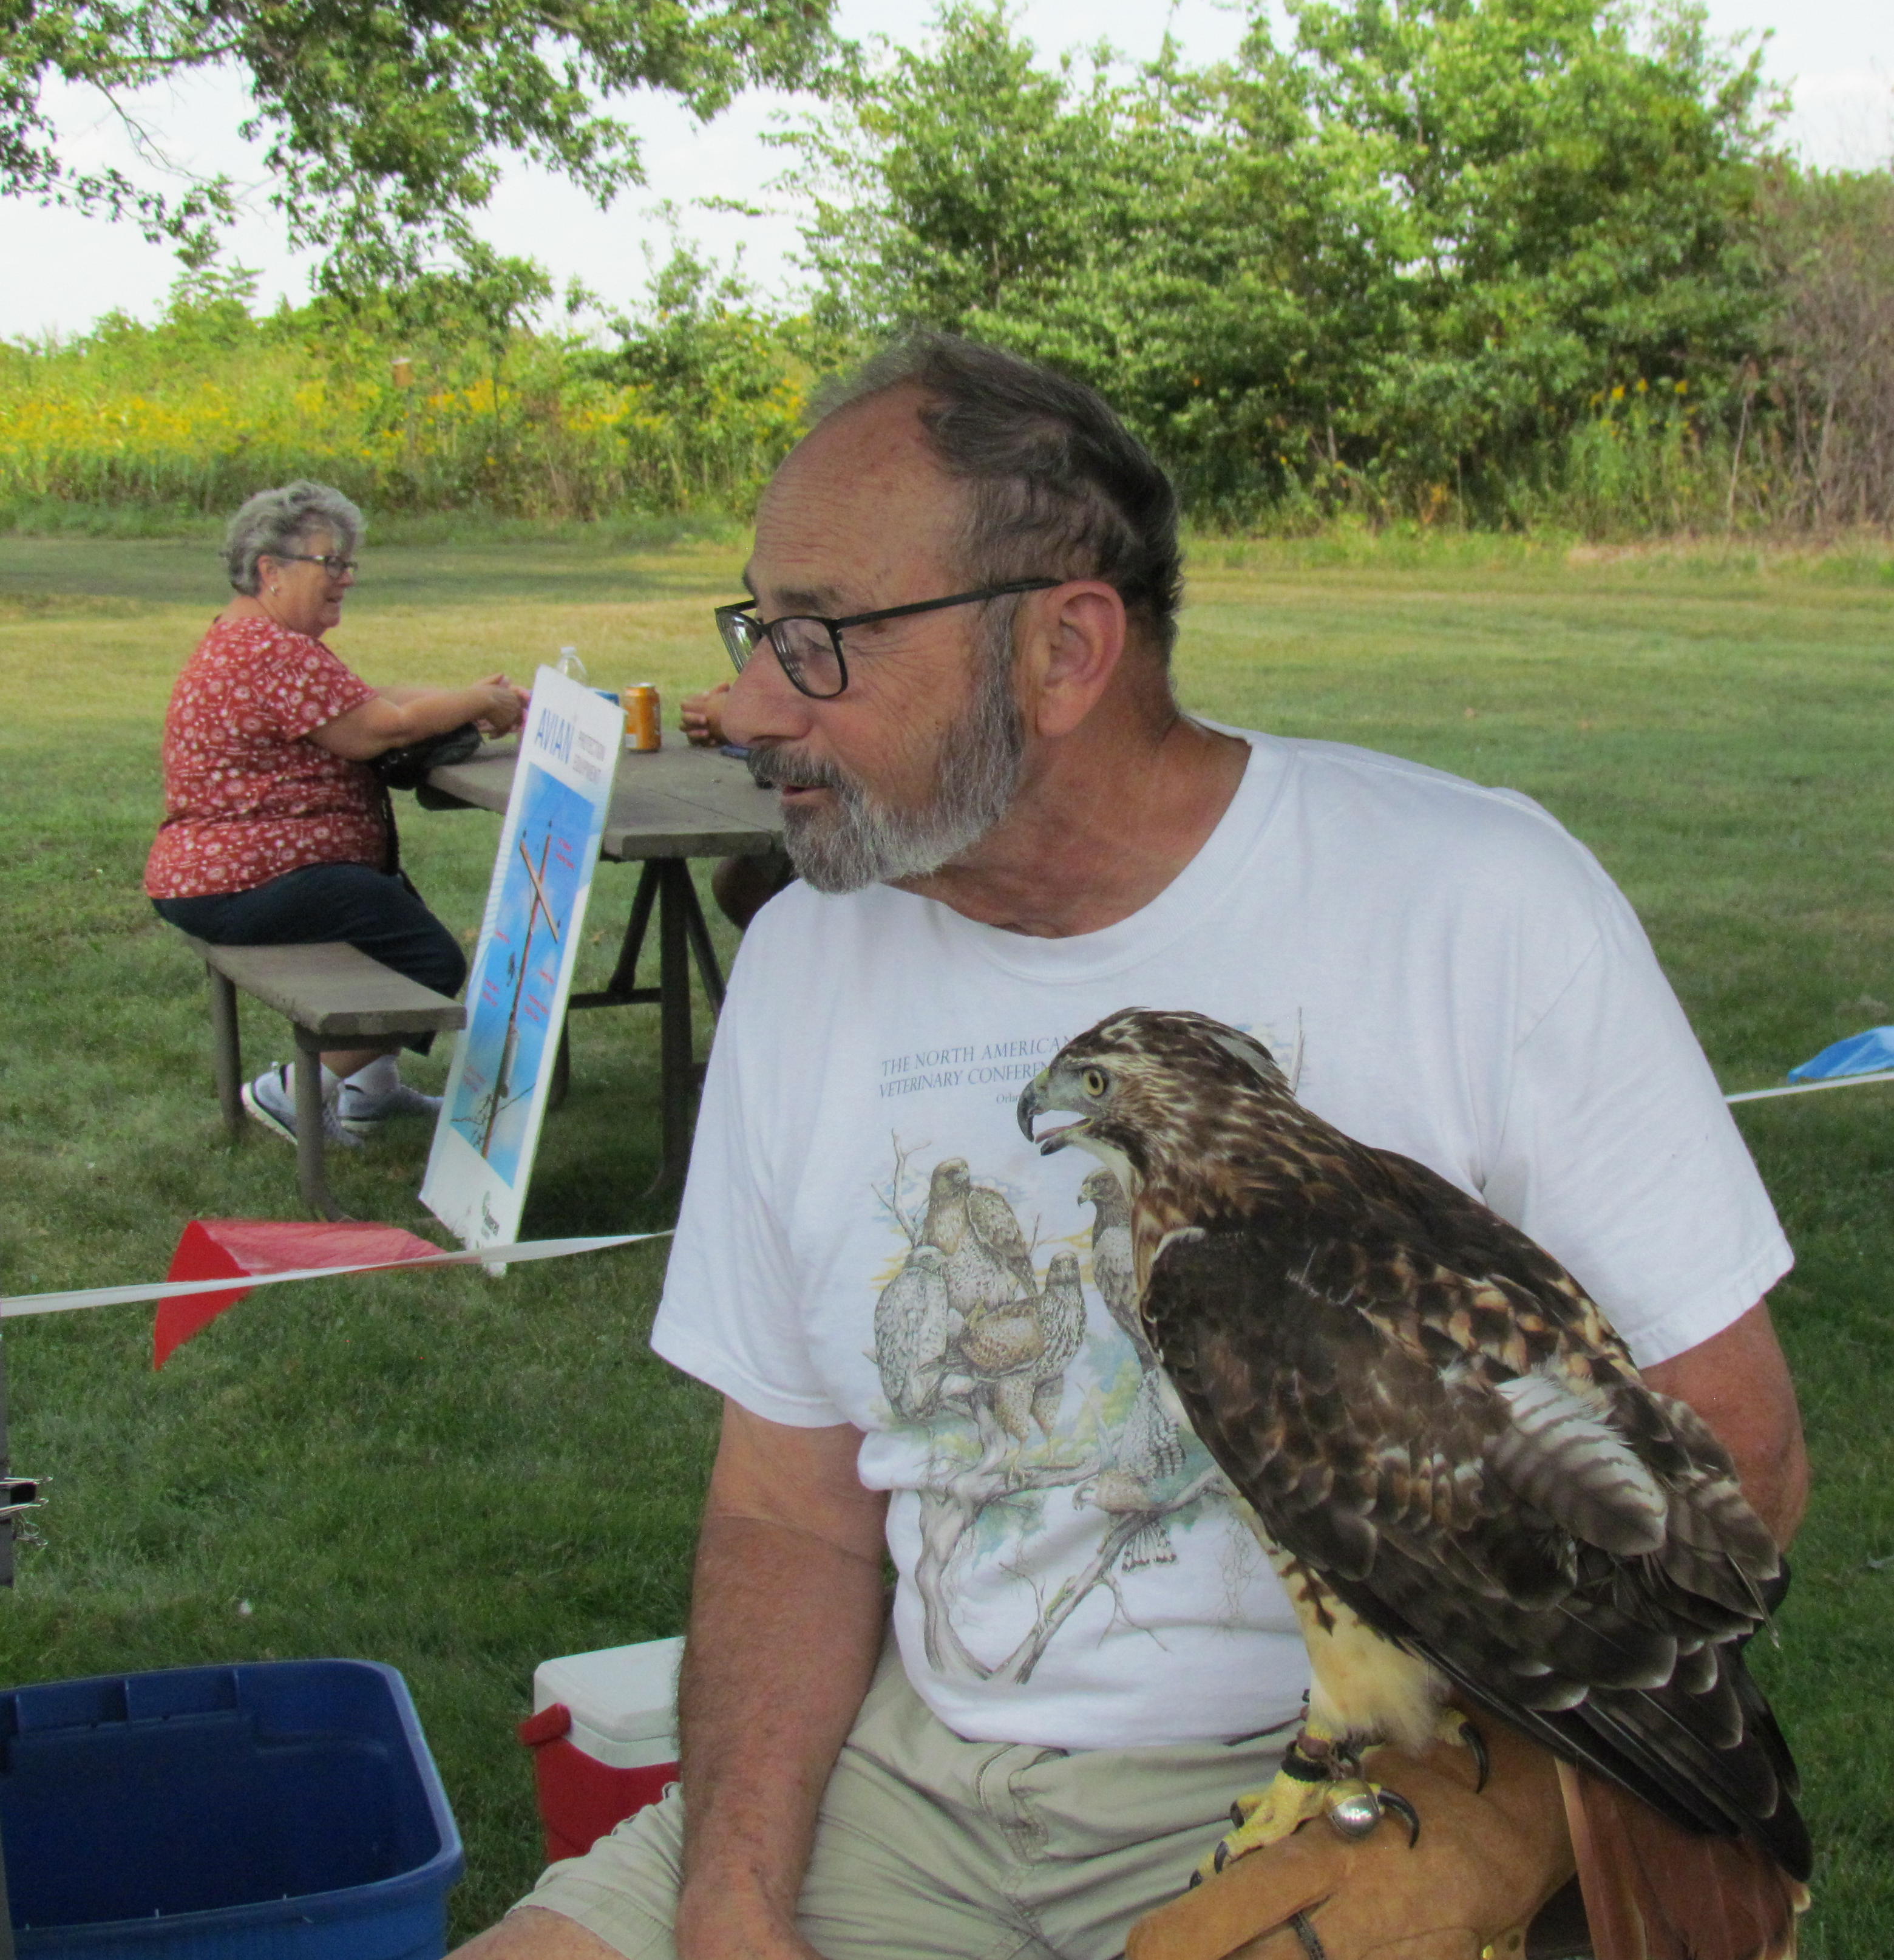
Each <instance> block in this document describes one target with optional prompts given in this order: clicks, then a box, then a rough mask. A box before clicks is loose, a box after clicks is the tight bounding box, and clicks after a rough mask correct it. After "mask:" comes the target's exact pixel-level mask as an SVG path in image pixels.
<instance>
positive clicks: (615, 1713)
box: [520, 1638, 684, 1860]
mask: <svg viewBox="0 0 1894 1960" xmlns="http://www.w3.org/2000/svg"><path fill="white" fill-rule="evenodd" d="M683 1652H684V1642H683V1640H682V1639H681V1638H679V1639H677V1640H643V1641H640V1642H639V1643H637V1645H636V1646H634V1647H599V1648H598V1649H596V1650H595V1651H594V1652H593V1653H577V1654H563V1655H561V1656H560V1657H559V1658H558V1659H557V1660H548V1661H542V1662H541V1663H539V1666H537V1667H536V1668H535V1669H533V1673H532V1710H533V1712H532V1714H531V1715H530V1716H529V1717H527V1719H526V1720H525V1721H523V1722H522V1723H520V1741H521V1742H523V1743H525V1744H526V1746H527V1748H529V1749H531V1750H532V1773H533V1779H534V1781H535V1783H536V1784H537V1785H538V1787H539V1820H540V1822H541V1823H542V1824H543V1825H545V1834H546V1857H547V1858H548V1860H553V1859H558V1858H576V1857H578V1856H579V1854H580V1852H582V1851H589V1850H590V1849H591V1848H592V1846H593V1841H595V1840H596V1839H597V1838H602V1837H603V1836H604V1835H605V1833H606V1832H607V1831H609V1830H610V1829H611V1828H612V1826H613V1825H615V1824H617V1823H618V1822H621V1820H622V1819H624V1818H627V1817H629V1816H630V1815H631V1813H632V1812H634V1810H642V1809H644V1806H646V1805H647V1803H656V1801H657V1800H658V1799H659V1797H660V1796H663V1794H664V1792H665V1790H666V1787H667V1786H668V1785H669V1784H671V1783H675V1782H676V1780H677V1774H678V1763H677V1755H678V1744H677V1677H678V1660H679V1659H680V1658H681V1657H682V1654H683Z"/></svg>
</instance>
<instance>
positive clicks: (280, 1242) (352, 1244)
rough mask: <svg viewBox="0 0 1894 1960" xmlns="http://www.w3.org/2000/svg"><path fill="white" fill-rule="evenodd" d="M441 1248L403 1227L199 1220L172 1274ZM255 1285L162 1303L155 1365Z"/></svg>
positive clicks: (276, 1268) (382, 1261) (281, 1268)
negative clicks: (402, 1228)
mask: <svg viewBox="0 0 1894 1960" xmlns="http://www.w3.org/2000/svg"><path fill="white" fill-rule="evenodd" d="M439 1255H440V1247H439V1246H434V1245H430V1244H429V1243H428V1242H427V1240H426V1239H418V1238H416V1237H415V1235H414V1233H412V1232H404V1231H402V1230H401V1228H400V1227H399V1226H396V1225H369V1224H356V1223H337V1224H315V1223H295V1224H290V1223H281V1222H279V1221H278V1220H273V1219H268V1218H193V1219H192V1220H191V1222H190V1223H189V1224H188V1225H187V1226H186V1227H185V1228H184V1234H183V1237H182V1238H180V1239H179V1240H178V1242H177V1250H176V1252H173V1254H172V1255H171V1269H170V1271H169V1272H168V1273H167V1274H165V1278H167V1280H234V1279H240V1278H242V1277H243V1275H244V1274H246V1273H286V1272H294V1271H297V1269H298V1268H302V1267H304V1266H363V1265H388V1264H394V1263H399V1262H402V1261H404V1260H407V1259H423V1258H434V1257H438V1256H439ZM249 1293H250V1289H249V1287H231V1288H230V1289H229V1290H227V1291H224V1292H221V1293H179V1294H176V1295H175V1296H173V1297H172V1298H171V1299H170V1300H160V1302H159V1303H158V1310H157V1319H155V1320H154V1322H152V1325H151V1366H152V1367H154V1368H161V1367H164V1364H165V1363H166V1362H167V1361H168V1360H170V1358H171V1357H172V1355H173V1354H175V1353H176V1351H177V1350H178V1349H179V1348H182V1347H183V1345H184V1344H185V1342H186V1341H188V1340H189V1339H190V1338H191V1336H192V1335H194V1334H197V1333H201V1332H202V1331H203V1329H204V1328H206V1327H208V1326H209V1325H210V1324H211V1322H212V1321H213V1320H215V1319H216V1318H217V1316H218V1315H219V1314H220V1313H223V1312H224V1309H226V1308H227V1307H232V1306H235V1305H236V1304H237V1302H238V1301H239V1300H247V1299H248V1298H249Z"/></svg>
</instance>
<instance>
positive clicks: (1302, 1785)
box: [1197, 1772, 1330, 1879]
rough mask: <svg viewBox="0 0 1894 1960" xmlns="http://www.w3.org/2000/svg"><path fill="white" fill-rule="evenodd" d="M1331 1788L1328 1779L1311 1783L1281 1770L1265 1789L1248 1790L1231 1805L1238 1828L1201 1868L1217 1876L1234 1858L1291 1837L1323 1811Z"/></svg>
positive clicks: (1229, 1834) (1224, 1840)
mask: <svg viewBox="0 0 1894 1960" xmlns="http://www.w3.org/2000/svg"><path fill="white" fill-rule="evenodd" d="M1329 1788H1330V1785H1329V1783H1327V1780H1324V1781H1323V1782H1320V1783H1310V1782H1308V1781H1306V1780H1304V1779H1303V1778H1301V1777H1295V1776H1291V1775H1288V1774H1282V1773H1281V1772H1279V1773H1278V1774H1277V1775H1276V1780H1275V1781H1274V1782H1273V1783H1270V1785H1269V1787H1267V1788H1266V1789H1265V1790H1248V1791H1246V1792H1245V1793H1244V1794H1243V1795H1242V1796H1239V1797H1238V1799H1236V1801H1235V1803H1233V1804H1231V1806H1230V1820H1231V1823H1232V1824H1233V1825H1235V1827H1236V1828H1235V1829H1234V1830H1232V1831H1230V1832H1228V1834H1227V1835H1225V1837H1223V1838H1220V1839H1219V1840H1218V1841H1217V1844H1216V1847H1215V1849H1214V1850H1212V1851H1211V1852H1210V1853H1209V1854H1208V1855H1207V1856H1206V1857H1205V1858H1204V1859H1203V1861H1202V1862H1201V1863H1200V1864H1199V1865H1198V1866H1197V1869H1198V1871H1199V1872H1200V1873H1201V1874H1202V1875H1203V1876H1204V1877H1205V1878H1206V1879H1207V1878H1214V1877H1215V1876H1216V1874H1217V1873H1219V1872H1220V1871H1222V1869H1223V1868H1224V1866H1225V1865H1227V1864H1228V1863H1229V1862H1230V1860H1231V1859H1232V1858H1240V1857H1242V1856H1243V1855H1244V1853H1245V1852H1247V1851H1260V1850H1261V1849H1262V1848H1263V1846H1264V1845H1266V1844H1276V1843H1278V1842H1279V1841H1280V1840H1282V1838H1286V1837H1288V1836H1289V1834H1291V1833H1292V1831H1295V1830H1297V1829H1298V1828H1299V1827H1300V1826H1301V1825H1304V1824H1305V1823H1307V1822H1308V1820H1309V1819H1310V1818H1311V1817H1314V1816H1317V1815H1320V1812H1321V1809H1322V1802H1323V1798H1324V1795H1325V1794H1326V1793H1327V1790H1329Z"/></svg>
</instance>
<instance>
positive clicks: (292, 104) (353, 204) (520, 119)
mask: <svg viewBox="0 0 1894 1960" xmlns="http://www.w3.org/2000/svg"><path fill="white" fill-rule="evenodd" d="M828 11H829V0H561V4H560V5H524V6H521V5H513V4H511V0H0V195H4V196H31V197H36V198H38V199H40V200H42V201H43V202H61V203H65V204H68V205H74V206H76V207H78V208H81V209H84V210H87V211H95V212H102V213H104V214H106V215H110V216H113V217H119V218H132V219H134V220H135V221H137V222H138V224H141V226H142V227H143V228H145V231H147V232H148V234H150V235H151V236H153V237H170V238H171V239H173V240H176V241H178V242H179V243H181V244H183V246H184V247H185V248H186V251H187V253H189V254H191V255H192V256H194V257H195V258H197V259H202V257H203V256H205V254H206V253H208V251H209V250H210V249H211V244H212V241H213V240H214V237H215V230H216V228H217V226H218V224H219V223H221V221H224V220H225V219H227V218H228V217H229V216H230V214H231V209H232V196H231V190H230V186H229V184H228V183H227V182H225V181H224V180H216V181H211V182H204V183H195V184H192V185H191V186H189V187H188V188H187V189H185V190H184V191H183V192H173V191H171V190H169V189H165V188H163V187H161V186H160V184H159V183H157V182H155V181H138V180H133V179H132V178H130V177H127V176H126V175H125V174H124V173H121V172H119V171H116V170H106V171H97V172H91V173H87V172H84V171H75V170H73V169H72V168H71V167H69V166H68V164H66V163H65V161H63V160H62V157H61V155H60V154H59V131H58V129H57V128H56V126H55V122H54V119H53V116H52V110H51V109H50V108H49V106H48V104H47V102H46V86H47V84H48V82H49V80H51V79H52V78H60V79H62V80H64V81H67V82H70V83H77V84H84V85H86V86H88V87H91V88H92V89H94V90H96V91H98V92H99V94H100V95H102V96H103V97H104V99H105V100H106V101H107V102H108V103H110V104H111V105H112V106H113V107H114V108H116V109H117V110H119V112H120V113H122V114H127V115H128V116H129V107H128V100H129V98H133V97H135V91H137V90H138V89H139V88H141V87H144V86H145V85H146V84H151V83H154V82H158V81H165V80H167V79H173V78H177V77H179V76H181V75H187V74H189V73H191V72H194V71H197V70H200V69H205V68H232V69H234V70H235V71H236V72H237V73H238V74H240V75H241V76H242V77H243V78H244V81H245V82H246V85H247V87H248V88H249V92H250V96H251V99H252V101H253V104H254V112H253V114H252V116H251V117H250V119H249V121H248V122H246V123H245V124H244V125H243V134H244V135H246V137H248V138H253V139H254V140H257V141H259V142H262V145H264V151H263V160H264V162H265V165H266V166H267V167H268V169H269V172H270V174H271V180H272V188H271V191H270V197H271V200H272V202H273V203H274V204H275V206H276V207H277V208H278V210H280V211H281V213H282V215H283V220H284V226H285V228H286V230H287V232H288V236H289V237H290V238H291V240H293V241H294V242H295V243H298V244H303V245H313V246H315V247H319V248H321V249H322V250H324V251H325V252H326V253H327V254H328V255H329V259H328V264H329V278H330V280H331V282H332V284H335V285H343V286H354V287H357V288H360V287H362V286H364V285H372V284H373V283H376V282H380V281H384V280H387V279H389V278H403V277H410V276H412V275H414V274H415V273H416V272H418V271H419V270H420V269H422V268H423V267H424V266H425V265H426V264H427V262H428V259H429V257H430V255H431V254H432V253H435V252H437V250H439V249H440V247H442V246H443V245H446V246H448V247H461V246H464V245H465V243H466V242H467V240H468V238H469V232H468V218H469V214H470V213H472V212H474V211H475V210H477V209H478V208H479V207H480V206H481V205H483V204H484V203H485V202H486V200H487V198H488V196H489V194H490V193H491V190H492V188H493V186H494V182H495V180H496V177H497V173H498V169H499V165H500V161H501V157H503V156H504V155H506V154H513V155H516V156H520V157H525V158H527V159H529V160H530V161H532V162H534V163H535V164H540V165H542V166H543V167H545V168H547V169H548V170H555V171H558V172H560V173H563V174H564V175H565V176H566V177H569V178H570V179H571V180H572V181H574V183H577V184H578V185H579V186H580V187H581V188H582V189H584V190H585V191H586V192H588V193H589V195H591V196H593V198H595V199H596V200H597V201H598V202H599V203H600V204H601V205H602V204H605V203H606V202H609V201H610V199H612V197H613V196H615V194H616V193H617V192H618V191H619V190H621V189H623V188H624V186H626V185H627V184H630V183H637V182H638V181H639V180H640V178H639V169H638V151H637V139H636V138H635V136H634V134H633V133H632V132H631V129H629V128H628V126H627V125H626V124H625V123H624V122H623V121H622V120H621V119H619V118H618V117H616V116H613V115H612V114H609V113H606V111H605V110H603V109H602V107H600V103H601V102H602V101H603V100H605V98H607V97H609V96H610V95H612V94H614V93H623V92H627V91H632V90H636V89H644V88H650V89H659V90H663V91H667V92H669V93H670V94H675V95H676V96H678V97H680V98H681V99H682V100H683V101H685V103H688V105H689V107H691V109H692V110H694V112H695V113H697V114H698V115H699V116H710V115H713V114H714V113H716V112H717V110H720V109H721V108H722V107H724V106H725V104H726V103H728V102H729V100H730V98H731V97H732V94H734V93H735V92H736V91H738V90H739V89H740V88H742V87H746V86H748V85H750V84H753V83H771V84H780V85H795V84H802V83H805V82H807V81H809V80H810V79H811V78H812V77H813V76H814V75H815V74H816V73H817V72H818V66H819V64H820V62H821V59H822V58H823V56H824V55H825V51H826V49H827V46H828V35H827V21H828Z"/></svg>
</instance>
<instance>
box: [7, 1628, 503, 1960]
mask: <svg viewBox="0 0 1894 1960" xmlns="http://www.w3.org/2000/svg"><path fill="white" fill-rule="evenodd" d="M0 1843H4V1844H5V1849H6V1865H7V1888H8V1894H9V1899H10V1903H11V1908H12V1914H13V1923H14V1939H15V1941H16V1943H17V1946H18V1949H19V1952H20V1954H21V1956H22V1960H25V1956H27V1955H67V1954H70V1955H73V1956H75V1960H81V1956H82V1960H121V1956H122V1960H438V1956H439V1955H440V1954H442V1953H443V1952H445V1951H446V1903H447V1894H448V1892H450V1890H451V1889H452V1888H453V1885H454V1884H455V1882H456V1880H457V1879H459V1876H460V1875H461V1873H462V1870H463V1869H464V1868H465V1866H466V1857H465V1855H464V1854H463V1853H462V1850H461V1848H460V1833H459V1831H457V1830H456V1828H455V1826H454V1820H453V1812H451V1811H450V1810H449V1809H448V1808H447V1797H446V1792H445V1791H444V1790H443V1789H442V1788H441V1787H440V1776H439V1774H437V1771H435V1768H434V1759H433V1758H432V1757H431V1756H430V1755H428V1753H427V1743H426V1742H425V1741H424V1739H423V1738H422V1736H421V1724H420V1723H419V1722H418V1720H416V1719H415V1708H414V1704H413V1703H412V1701H410V1700H409V1699H408V1688H407V1684H406V1683H405V1682H403V1681H402V1678H401V1676H400V1675H398V1674H397V1673H396V1672H395V1670H394V1669H392V1667H383V1666H379V1665H377V1663H374V1662H373V1661H361V1660H287V1661H254V1662H246V1663H243V1665H242V1666H236V1667H187V1668H175V1669H167V1670H165V1671H164V1672H162V1673H157V1674H132V1675H101V1676H100V1677H98V1678H96V1679H94V1680H91V1681H56V1682H47V1683H46V1685H43V1686H41V1687H37V1688H16V1689H14V1690H13V1691H11V1693H8V1694H0Z"/></svg>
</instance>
